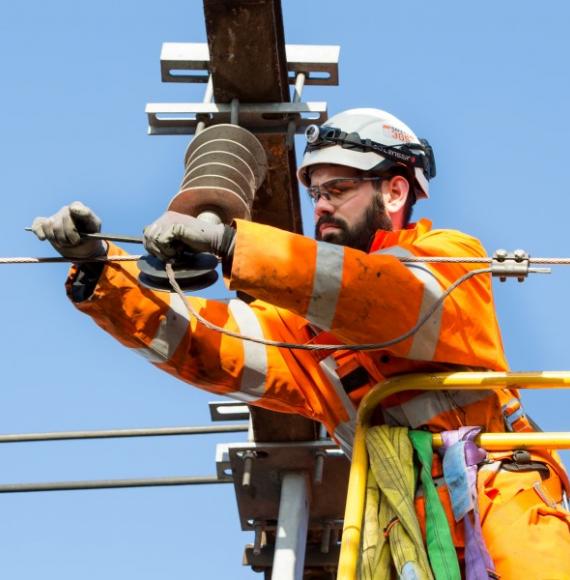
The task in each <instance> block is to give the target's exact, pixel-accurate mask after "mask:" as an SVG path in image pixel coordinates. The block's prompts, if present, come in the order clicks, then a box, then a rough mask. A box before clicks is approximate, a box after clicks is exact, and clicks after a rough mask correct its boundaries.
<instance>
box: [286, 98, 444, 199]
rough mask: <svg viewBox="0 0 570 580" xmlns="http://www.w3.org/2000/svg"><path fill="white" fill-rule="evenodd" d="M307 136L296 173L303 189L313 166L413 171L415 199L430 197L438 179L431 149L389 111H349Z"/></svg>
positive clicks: (308, 129)
mask: <svg viewBox="0 0 570 580" xmlns="http://www.w3.org/2000/svg"><path fill="white" fill-rule="evenodd" d="M305 136H306V138H307V147H306V149H305V155H304V157H303V161H302V163H301V166H300V167H299V169H298V171H297V177H298V178H299V181H300V182H301V183H302V184H303V185H306V186H308V185H310V176H309V171H308V169H309V168H310V167H312V166H313V165H319V164H324V163H326V164H333V165H345V166H347V167H354V168H355V169H360V170H362V171H371V172H375V173H381V172H384V171H387V170H388V169H390V168H392V167H394V166H397V165H400V166H405V167H408V168H409V169H410V170H413V175H414V177H415V182H416V183H415V184H412V186H415V187H414V190H415V194H416V197H417V198H421V197H428V196H429V180H430V179H431V178H432V177H435V159H434V156H433V151H432V148H431V146H430V145H429V143H428V142H427V141H426V140H425V139H418V138H417V137H416V135H415V133H414V132H413V131H412V130H411V129H410V128H409V127H408V126H407V125H406V124H405V123H402V121H400V120H399V119H397V118H396V117H394V115H391V114H390V113H387V112H386V111H381V110H380V109H349V110H348V111H344V112H342V113H338V114H337V115H334V116H333V117H331V118H330V119H328V120H327V121H326V122H325V123H324V124H323V125H321V126H320V127H319V126H317V125H311V126H309V127H308V128H307V131H306V132H305Z"/></svg>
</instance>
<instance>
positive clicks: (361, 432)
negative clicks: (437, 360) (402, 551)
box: [337, 371, 570, 580]
mask: <svg viewBox="0 0 570 580" xmlns="http://www.w3.org/2000/svg"><path fill="white" fill-rule="evenodd" d="M505 387H510V388H517V389H565V388H570V372H565V371H564V372H562V371H561V372H542V373H538V372H534V373H530V372H529V373H496V372H475V373H471V372H464V373H440V374H425V375H422V374H416V375H404V376H399V377H396V378H393V379H389V380H387V381H385V382H383V383H380V384H379V385H377V386H376V387H375V388H374V389H372V390H371V391H370V392H369V393H368V394H367V395H366V397H364V399H363V400H362V403H361V404H360V407H359V408H358V420H357V425H356V433H355V437H354V451H353V455H352V464H351V468H350V479H349V482H348V492H347V498H346V510H345V514H344V528H343V532H342V545H341V550H340V559H339V566H338V574H337V578H338V579H339V580H355V579H356V577H357V565H358V557H359V547H360V536H361V532H362V520H363V514H364V499H365V495H366V476H367V473H368V455H367V453H366V430H367V428H368V423H369V421H370V417H371V416H372V413H373V411H374V409H376V407H377V406H378V405H379V404H380V403H381V402H382V401H383V400H384V399H386V398H387V397H390V396H391V395H395V394H396V393H401V392H402V391H444V390H448V389H453V390H487V389H489V390H492V389H495V390H497V389H503V388H505ZM476 442H477V444H478V445H480V446H481V447H483V448H484V449H487V450H489V451H496V450H506V449H514V448H516V449H536V448H550V449H570V433H482V434H481V435H480V436H479V437H478V438H477V439H476ZM433 443H434V447H439V446H441V445H442V439H441V435H438V434H434V436H433Z"/></svg>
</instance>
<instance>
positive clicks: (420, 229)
mask: <svg viewBox="0 0 570 580" xmlns="http://www.w3.org/2000/svg"><path fill="white" fill-rule="evenodd" d="M412 244H413V245H414V246H415V247H417V248H418V249H420V248H421V249H423V250H424V251H428V253H429V254H431V255H434V256H435V255H436V254H437V252H441V253H442V255H467V256H472V255H475V256H485V255H486V251H485V248H484V247H483V244H482V243H481V241H480V240H479V239H478V238H476V237H475V236H473V235H471V234H467V233H465V232H462V231H460V230H455V229H447V228H446V229H443V228H435V229H434V228H432V224H431V222H430V221H429V220H424V219H422V220H420V221H419V222H418V223H417V224H416V236H415V239H414V241H413V243H412Z"/></svg>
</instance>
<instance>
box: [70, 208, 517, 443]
mask: <svg viewBox="0 0 570 580" xmlns="http://www.w3.org/2000/svg"><path fill="white" fill-rule="evenodd" d="M121 253H123V252H122V250H120V249H119V248H117V247H116V246H113V245H111V248H110V251H109V254H110V255H118V254H121ZM407 255H416V256H484V255H485V251H484V249H483V247H482V246H481V244H480V242H479V241H477V240H476V239H474V238H473V237H471V236H468V235H466V234H463V233H461V232H458V231H451V230H432V229H431V224H430V222H429V221H427V220H421V221H419V222H418V223H417V224H415V225H414V226H412V227H410V228H408V229H405V230H401V231H394V232H385V231H379V232H378V233H377V235H376V237H375V239H374V242H373V244H372V250H371V252H370V253H368V254H367V253H364V252H361V251H358V250H354V249H351V248H346V247H343V246H338V245H333V244H328V243H324V242H317V241H315V240H312V239H310V238H307V237H304V236H301V235H297V234H292V233H289V232H286V231H282V230H279V229H276V228H272V227H269V226H264V225H260V224H256V223H251V222H246V221H238V222H237V235H236V246H235V254H234V259H233V266H232V270H231V277H230V280H229V284H230V288H231V289H233V290H241V291H244V292H246V293H247V294H249V295H251V296H253V297H254V298H255V299H256V300H254V301H253V302H252V303H250V304H249V305H248V304H246V303H245V302H243V301H241V300H238V299H235V300H231V301H230V302H229V304H226V303H222V302H216V301H213V300H205V299H202V298H198V297H194V296H191V297H189V298H188V300H190V301H191V302H192V304H193V306H194V308H196V309H197V310H199V312H200V313H201V314H202V316H204V317H205V318H206V319H208V320H210V321H211V322H213V323H214V324H217V325H219V326H222V327H224V328H227V329H230V330H232V331H234V332H239V333H241V334H244V335H249V336H255V337H259V338H266V339H273V340H279V341H286V342H293V343H307V342H317V343H319V342H322V343H339V342H340V343H343V344H358V343H371V342H374V343H376V342H383V341H387V340H389V339H392V338H394V337H397V336H399V335H401V334H403V333H404V332H406V331H407V330H409V329H410V328H412V327H413V326H414V325H415V324H416V322H417V321H418V320H419V318H420V317H421V316H422V315H423V313H425V312H427V311H428V309H429V308H430V306H431V305H432V304H433V303H434V301H435V300H437V299H438V298H439V297H440V296H441V295H442V293H443V292H444V290H445V289H446V288H447V287H449V285H450V284H452V283H453V282H454V281H455V280H457V279H458V278H459V277H460V276H462V275H463V274H465V273H466V272H467V271H469V270H470V269H473V268H479V267H481V265H477V264H461V263H437V264H423V263H422V264H419V263H414V264H403V263H401V262H400V261H399V260H397V259H396V257H395V256H407ZM76 275H77V270H72V272H71V275H70V279H69V281H68V289H69V288H70V287H71V284H72V282H73V280H74V279H75V277H76ZM137 275H138V270H137V267H136V265H135V264H134V263H132V262H120V263H119V262H114V263H108V264H107V265H105V267H104V270H103V273H102V275H101V276H100V278H99V281H98V283H97V285H96V287H95V291H94V292H93V294H92V295H91V296H90V298H88V299H86V300H84V301H81V302H78V303H77V304H76V305H77V308H79V309H80V310H81V311H83V312H85V313H87V314H89V315H90V316H92V317H93V318H94V319H95V321H96V322H97V324H99V325H100V326H101V327H102V328H103V329H105V330H106V331H107V332H109V333H110V334H112V335H113V336H114V337H115V338H117V339H118V340H119V341H120V342H121V343H122V344H123V345H125V346H126V347H128V348H130V349H133V350H134V351H135V352H138V353H139V354H142V355H144V356H145V357H146V358H148V360H149V361H150V362H152V363H153V364H155V365H157V366H158V367H160V368H161V369H163V370H165V371H167V372H169V373H171V374H173V375H175V376H177V377H179V378H180V379H182V380H184V381H186V382H188V383H191V384H193V385H197V386H198V387H201V388H203V389H206V390H208V391H211V392H214V393H217V394H220V395H227V396H230V397H233V398H235V399H238V400H241V401H246V402H247V403H250V404H254V405H259V406H261V407H265V408H267V409H273V410H276V411H282V412H288V413H299V414H301V415H305V416H307V417H309V418H311V419H315V420H317V421H320V422H322V423H323V424H324V425H325V426H326V428H327V430H328V431H329V433H331V434H332V435H333V436H334V437H335V439H336V440H337V441H338V442H339V443H340V444H341V446H342V447H343V448H344V449H345V450H349V449H350V446H351V442H352V435H353V427H354V420H355V407H356V406H357V404H358V402H359V400H360V399H361V398H362V396H363V395H364V394H365V393H366V392H367V390H368V389H369V388H370V387H371V386H372V385H374V384H376V383H377V382H379V381H382V380H383V379H385V378H386V377H390V376H393V375H397V374H403V373H409V372H430V371H435V370H440V371H441V370H456V369H458V368H463V369H465V367H468V368H471V369H477V370H480V369H491V370H497V371H502V370H505V369H506V368H507V363H506V360H505V356H504V352H503V347H502V343H501V337H500V332H499V328H498V325H497V321H496V317H495V311H494V305H493V297H492V291H491V278H490V275H488V274H484V275H479V276H474V277H472V278H471V279H469V280H468V281H466V282H465V283H463V284H462V285H460V286H459V287H458V288H457V289H456V290H455V291H454V292H453V293H452V294H451V295H450V296H449V297H447V298H446V299H445V302H444V303H443V306H442V307H440V308H438V310H437V311H436V312H435V314H434V315H433V316H432V317H431V318H430V319H429V321H428V322H427V323H426V324H425V325H424V326H422V327H421V328H420V329H419V330H418V332H416V333H415V334H414V335H413V336H412V337H410V338H408V339H407V340H404V341H402V342H399V343H397V344H394V345H393V346H391V347H389V348H387V349H385V350H381V351H368V352H359V353H350V352H347V351H336V352H334V353H332V354H331V353H330V351H329V352H325V353H314V352H308V351H300V350H288V349H282V348H277V347H273V346H264V345H260V344H254V343H251V342H244V341H242V340H239V339H236V338H230V337H227V336H224V335H222V334H220V333H218V332H216V331H213V330H208V329H207V328H205V327H204V326H202V325H201V324H199V323H197V322H196V321H195V320H193V319H192V320H190V319H189V315H188V313H187V311H186V308H185V306H184V304H183V303H182V301H181V299H180V297H179V296H178V295H177V294H175V293H171V294H169V293H166V292H157V291H152V290H149V289H148V288H145V287H142V286H140V285H139V284H138V283H137ZM517 405H518V399H517V398H516V393H513V392H512V391H502V392H499V393H493V392H492V391H465V392H445V393H443V392H423V393H410V394H405V395H399V396H397V397H393V398H392V399H390V400H388V401H387V402H386V403H385V404H384V407H383V415H384V417H383V420H384V421H386V422H387V423H390V424H401V425H407V426H410V427H413V428H417V427H422V426H424V427H425V426H427V427H428V428H430V429H431V430H433V431H439V430H442V429H455V428H457V427H459V426H460V425H482V426H483V428H484V429H485V430H489V431H503V430H504V428H505V426H504V420H503V415H502V408H503V411H504V409H508V410H509V411H508V413H510V412H513V410H514V411H516V410H517ZM519 415H520V413H519V414H518V415H517V417H518V416H519ZM513 418H514V416H513Z"/></svg>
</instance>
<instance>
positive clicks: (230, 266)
mask: <svg viewBox="0 0 570 580" xmlns="http://www.w3.org/2000/svg"><path fill="white" fill-rule="evenodd" d="M307 137H308V145H307V150H306V153H305V157H304V159H303V162H302V164H301V167H300V169H299V172H298V176H299V179H300V180H301V182H302V183H303V184H304V185H306V186H308V188H309V195H310V196H311V198H312V200H313V202H314V204H315V237H316V238H317V241H315V240H312V239H309V238H307V237H304V236H300V235H297V234H291V233H288V232H284V231H281V230H278V229H275V228H272V227H269V226H263V225H259V224H254V223H249V222H245V221H242V220H236V224H235V226H234V227H232V228H230V227H228V226H224V225H212V224H208V223H204V222H201V221H199V220H196V219H194V218H192V217H190V216H184V215H181V214H177V213H174V212H166V213H165V214H164V215H163V216H161V217H160V218H159V219H158V220H157V221H156V222H154V223H153V224H152V225H151V226H149V227H148V228H147V229H146V230H145V245H146V247H147V249H148V250H149V251H150V252H151V253H153V254H155V255H156V256H158V257H160V258H163V259H167V258H169V257H171V256H173V255H174V254H175V253H176V251H177V250H176V248H177V247H179V245H180V243H182V244H184V245H185V246H187V247H189V248H190V249H193V250H195V251H212V252H214V253H215V254H217V255H219V256H220V257H221V258H222V261H223V265H224V272H226V273H227V276H228V279H229V286H230V288H231V289H234V290H241V291H244V292H246V293H248V294H249V295H251V296H253V297H254V298H255V299H256V300H255V301H254V302H252V303H251V304H249V305H247V304H246V303H244V302H242V301H240V300H232V301H230V303H229V305H225V304H221V303H217V302H214V301H209V300H204V299H201V298H196V297H189V298H188V301H189V302H190V304H191V305H192V306H193V307H194V308H195V309H196V310H199V311H200V313H201V315H202V316H203V317H204V318H206V319H207V320H208V321H210V322H212V323H214V324H216V325H218V326H220V327H223V328H225V329H228V330H231V331H234V332H238V333H240V334H241V335H246V336H252V337H255V338H260V339H270V340H277V341H281V342H286V343H295V344H305V343H316V344H319V343H322V344H338V343H341V344H346V345H349V344H350V345H358V344H365V343H390V344H387V345H386V346H385V347H383V348H378V349H376V350H372V351H348V350H337V351H332V354H328V352H330V351H325V353H324V354H323V353H322V352H319V351H316V352H309V351H303V350H295V349H286V348H276V347H273V346H266V345H263V344H257V343H252V342H248V341H243V340H240V339H237V338H229V337H227V336H223V337H222V336H221V335H220V333H219V332H217V331H215V330H210V329H208V328H206V327H205V326H203V325H201V324H199V323H197V322H196V320H194V319H192V320H190V319H189V316H188V314H187V310H186V307H185V305H184V304H183V302H182V300H181V299H180V297H179V296H178V295H177V294H175V293H172V294H168V293H164V292H156V291H152V290H150V289H148V288H144V287H142V286H140V285H139V284H138V283H137V274H138V272H137V268H136V266H135V265H134V264H133V263H126V262H121V263H117V262H114V263H107V264H91V265H88V266H85V265H83V266H81V267H74V268H72V271H71V274H70V277H69V280H68V283H67V289H68V293H69V295H70V297H71V299H72V300H73V301H74V303H75V305H76V306H77V308H79V309H80V310H81V311H83V312H85V313H87V314H89V315H90V316H92V317H93V318H94V319H95V321H96V322H97V323H98V324H99V325H100V326H101V327H103V328H104V329H105V330H106V331H108V332H109V333H111V334H112V335H113V336H115V337H116V338H117V339H118V340H119V341H120V342H121V343H122V344H123V345H125V346H127V347H128V348H131V349H134V350H136V351H137V352H138V353H140V354H143V355H144V356H146V357H147V358H149V360H150V361H151V362H152V363H154V364H156V365H157V366H159V367H160V368H162V369H163V370H165V371H167V372H169V373H171V374H174V375H175V376H177V377H179V378H181V379H182V380H185V381H187V382H189V383H191V384H194V385H197V386H199V387H202V388H205V389H207V390H209V391H212V392H215V393H218V394H223V395H228V396H231V397H234V398H236V399H239V400H243V401H246V402H248V403H251V404H255V405H259V406H262V407H266V408H268V409H273V410H276V411H283V412H288V413H300V414H302V415H305V416H307V417H310V418H312V419H315V420H318V421H321V422H322V423H323V424H324V425H325V426H326V428H327V429H328V431H329V432H330V433H331V434H332V435H333V436H334V438H335V439H336V440H337V441H338V442H339V444H340V445H341V447H342V448H343V449H345V450H346V452H347V453H350V447H351V443H352V436H353V428H354V420H355V413H356V411H355V410H356V407H357V406H358V403H359V401H360V400H361V398H362V397H363V396H364V394H366V392H367V391H368V390H369V389H370V388H371V387H372V386H373V385H374V384H376V383H378V382H380V381H383V380H385V379H386V378H387V377H392V376H395V375H399V374H403V373H410V372H423V373H425V372H435V371H442V370H443V371H449V370H463V369H471V370H473V369H477V370H482V369H489V370H497V371H502V370H506V369H507V363H506V360H505V356H504V352H503V347H502V343H501V337H500V332H499V328H498V324H497V321H496V316H495V312H494V306H493V300H492V291H491V279H490V276H488V275H485V276H481V275H479V276H474V277H472V278H470V279H469V280H467V281H465V282H464V283H463V284H461V285H460V286H459V287H458V288H457V289H456V290H454V291H453V292H452V293H451V295H449V296H448V297H447V298H445V300H443V302H442V303H441V304H440V303H439V302H440V301H441V299H442V295H443V293H444V291H445V289H446V288H448V287H449V286H450V285H451V284H452V283H453V282H455V281H457V280H458V279H459V278H460V277H462V276H463V275H465V274H466V273H468V272H469V271H470V270H471V269H473V268H474V267H477V265H470V264H464V263H437V264H436V263H434V264H418V263H415V264H407V265H406V264H403V263H402V262H400V261H399V260H398V259H397V257H398V256H406V255H415V256H484V255H485V251H484V249H483V248H482V246H481V244H480V243H479V242H478V241H477V240H476V239H474V238H472V237H470V236H467V235H465V234H463V233H460V232H457V231H443V230H432V229H431V224H430V222H429V221H427V220H420V221H419V222H418V223H417V224H410V223H408V222H409V219H410V215H411V211H412V207H413V205H414V203H415V201H416V199H420V198H427V197H428V193H429V180H430V178H431V177H433V176H434V175H435V163H434V159H433V154H432V152H431V148H430V147H429V145H428V144H427V142H426V141H423V140H419V139H418V138H417V137H416V135H415V134H414V133H413V132H412V131H411V129H410V128H409V127H407V126H406V125H405V124H404V123H402V122H401V121H399V120H398V119H396V118H395V117H393V116H392V115H390V114H388V113H385V112H384V111H379V110H376V109H354V110H349V111H345V112H344V113H340V114H339V115H336V116H334V117H332V118H331V119H330V120H329V121H328V122H327V123H326V124H325V125H324V126H323V127H321V128H320V129H318V128H313V129H312V130H311V131H310V132H309V133H308V135H307ZM99 228H100V222H99V220H98V218H96V216H95V215H94V214H93V213H92V212H91V210H89V209H88V208H86V207H85V206H83V205H82V204H79V203H75V204H71V205H70V206H67V207H65V208H63V209H62V210H60V212H58V213H57V214H55V216H53V217H52V218H47V219H46V218H38V219H37V220H36V221H35V222H34V231H35V232H36V234H37V235H38V237H39V238H40V239H48V240H49V241H50V242H51V243H52V244H53V245H54V246H55V247H56V249H57V250H58V251H60V252H61V253H62V254H63V255H64V256H68V257H70V258H79V257H88V256H97V255H98V256H100V255H104V254H105V252H107V251H108V252H109V255H118V254H121V253H122V251H121V250H120V249H119V248H117V247H116V246H114V245H112V244H109V247H108V248H107V247H106V246H105V245H104V244H103V243H101V242H97V241H93V240H85V239H81V238H80V237H79V234H78V232H81V231H83V232H93V231H98V230H99ZM436 306H437V308H436V309H435V311H434V312H433V314H432V315H431V316H429V318H428V319H427V320H426V321H425V322H424V323H422V324H418V323H420V322H422V321H423V319H425V318H426V314H427V313H429V312H430V309H433V308H434V307H436ZM414 327H416V328H415V331H414V332H413V333H412V334H411V336H408V337H407V338H404V339H401V340H397V341H393V339H395V338H397V337H400V336H402V335H404V334H405V333H407V332H408V331H409V330H410V329H412V328H414ZM381 419H382V420H383V421H384V422H385V423H388V424H391V425H404V426H408V427H412V428H415V429H418V428H421V429H428V430H431V431H434V432H437V431H442V430H452V429H458V428H459V427H461V426H465V425H478V426H481V427H482V428H483V430H484V431H504V430H506V429H508V430H521V431H524V430H531V429H532V427H531V425H530V422H529V421H528V420H527V418H526V416H525V414H524V412H523V411H522V408H521V406H520V402H519V399H518V395H517V393H515V392H513V391H510V390H507V389H505V390H503V391H498V392H495V391H473V392H459V391H458V392H446V393H440V392H432V393H426V392H423V393H417V392H412V393H407V394H404V395H398V396H394V397H391V398H390V399H389V400H387V401H386V402H385V403H384V404H383V406H382V418H381ZM502 459H503V460H505V461H511V459H510V458H506V459H505V458H502ZM533 459H536V458H534V457H533ZM511 462H512V461H511ZM539 463H540V466H541V468H540V469H538V470H537V469H531V470H526V471H524V473H522V474H518V473H512V471H504V470H502V469H500V468H501V466H502V463H498V462H492V464H493V465H494V466H495V469H494V471H493V472H492V474H493V476H492V477H490V476H488V477H487V478H486V479H485V483H484V484H480V494H483V496H484V498H482V499H481V506H482V518H483V533H484V536H485V538H486V539H487V542H488V545H489V550H490V552H491V555H492V557H493V559H494V560H495V565H496V567H497V572H498V573H499V574H501V575H503V577H505V578H518V577H520V576H521V572H520V571H521V570H524V572H522V576H524V577H528V578H569V577H570V534H569V533H568V522H569V520H568V515H567V513H566V512H564V511H563V510H562V509H561V508H560V507H559V504H560V501H561V497H562V487H561V480H560V478H561V477H562V478H565V474H564V473H563V470H562V469H561V468H560V467H559V466H558V464H557V463H556V461H554V460H553V459H552V457H551V456H550V455H549V454H547V453H545V454H543V456H541V457H540V462H539ZM533 465H534V466H535V467H536V465H537V464H536V463H533ZM542 467H544V469H542ZM541 473H542V475H543V476H544V475H545V473H546V474H547V475H548V477H545V478H544V481H543V479H542V477H541ZM440 475H441V473H438V472H436V473H434V476H440ZM513 477H518V478H519V479H517V480H516V481H517V482H520V483H516V482H515V483H514V484H513ZM440 493H441V494H442V495H445V493H446V491H445V489H444V488H443V487H442V488H441V490H440ZM485 494H488V497H487V496H485ZM501 494H502V495H501ZM520 494H523V496H524V500H525V501H524V502H522V503H521V505H520V506H518V504H516V502H515V503H513V501H511V500H512V497H514V496H515V495H520ZM497 496H500V497H499V501H497V502H495V503H493V502H491V501H490V499H489V498H491V497H493V498H496V497H497ZM484 500H486V502H485V501H484ZM501 503H504V506H503V507H505V506H506V508H508V509H505V510H503V511H501V507H500V504H501ZM498 505H499V507H497V506H498ZM513 506H515V507H513ZM549 510H550V511H549ZM496 514H499V516H496ZM539 514H540V517H539ZM448 515H449V514H448ZM506 515H508V518H507V519H505V518H504V517H503V516H505V517H506ZM529 518H534V520H536V522H537V523H536V525H534V526H531V525H528V519H529ZM449 519H450V525H451V527H452V529H453V528H454V522H453V520H452V517H451V516H450V517H449ZM534 520H533V521H534ZM523 521H524V524H523V526H522V528H521V531H519V532H518V533H519V534H520V536H519V540H520V541H517V544H518V545H517V546H513V545H512V544H511V542H510V540H511V536H510V534H506V533H498V532H497V526H498V522H502V524H501V525H502V526H507V528H508V526H509V525H513V526H519V525H520V524H521V522H523ZM539 523H540V524H541V525H538V524H539ZM501 529H502V530H503V531H505V528H504V527H503V528H501ZM453 535H454V539H455V540H456V541H457V544H458V545H461V542H462V539H461V534H460V532H458V531H457V530H454V529H453ZM538 536H541V537H542V541H544V540H545V539H546V541H547V542H549V543H550V545H551V546H555V547H556V548H553V549H552V550H551V552H549V553H546V554H541V556H540V558H538V557H536V554H535V555H533V552H532V551H529V550H528V547H529V546H530V545H532V544H533V542H534V541H535V539H536V538H535V537H538ZM545 571H546V574H547V575H543V574H544V573H545Z"/></svg>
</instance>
